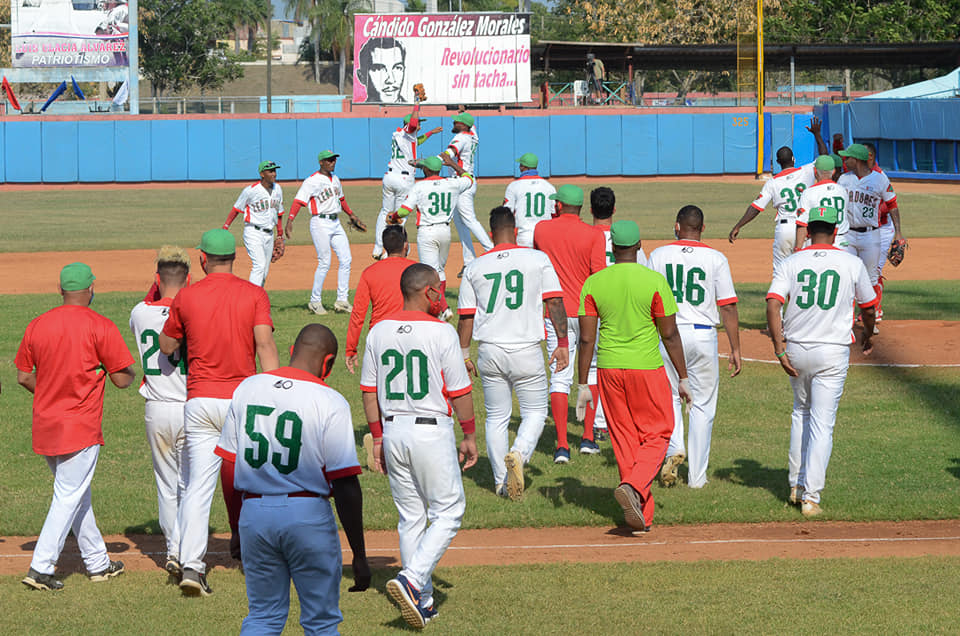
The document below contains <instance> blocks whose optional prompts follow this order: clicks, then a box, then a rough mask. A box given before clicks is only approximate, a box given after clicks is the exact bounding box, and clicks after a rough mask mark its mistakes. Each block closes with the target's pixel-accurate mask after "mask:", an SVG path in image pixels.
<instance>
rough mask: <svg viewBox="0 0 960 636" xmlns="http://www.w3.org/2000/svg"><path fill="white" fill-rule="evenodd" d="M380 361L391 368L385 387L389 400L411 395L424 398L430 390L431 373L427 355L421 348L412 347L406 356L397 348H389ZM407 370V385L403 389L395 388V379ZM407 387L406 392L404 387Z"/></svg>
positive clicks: (416, 398)
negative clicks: (396, 389)
mask: <svg viewBox="0 0 960 636" xmlns="http://www.w3.org/2000/svg"><path fill="white" fill-rule="evenodd" d="M380 362H381V363H382V364H383V365H384V366H387V367H389V368H390V370H389V371H388V372H387V378H386V382H384V389H385V390H386V392H387V399H388V400H402V399H403V398H404V397H405V396H409V397H410V399H411V400H422V399H423V398H425V397H427V393H428V392H429V391H430V375H429V370H428V368H427V355H426V354H425V353H424V352H423V351H420V350H419V349H411V350H410V351H408V352H407V355H406V356H404V355H403V354H402V353H400V352H399V351H397V350H396V349H387V350H386V351H384V352H383V355H381V356H380ZM404 370H406V372H407V373H406V376H407V385H406V387H401V390H399V391H395V390H394V389H393V381H394V380H395V379H396V378H397V376H398V375H400V374H401V373H403V372H404ZM404 388H405V389H406V393H404V391H403V389H404Z"/></svg>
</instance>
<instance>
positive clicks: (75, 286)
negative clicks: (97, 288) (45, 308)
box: [60, 263, 97, 291]
mask: <svg viewBox="0 0 960 636" xmlns="http://www.w3.org/2000/svg"><path fill="white" fill-rule="evenodd" d="M96 278H97V277H96V276H94V275H93V271H91V270H90V266H89V265H87V264H86V263H70V264H69V265H66V266H64V268H63V269H61V270H60V289H62V290H63V291H81V290H83V289H87V288H88V287H90V285H93V281H94V280H96Z"/></svg>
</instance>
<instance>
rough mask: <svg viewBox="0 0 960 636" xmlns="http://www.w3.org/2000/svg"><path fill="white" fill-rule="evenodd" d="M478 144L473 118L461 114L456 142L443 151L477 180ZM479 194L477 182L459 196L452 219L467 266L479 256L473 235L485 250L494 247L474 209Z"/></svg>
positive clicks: (457, 117) (455, 131)
mask: <svg viewBox="0 0 960 636" xmlns="http://www.w3.org/2000/svg"><path fill="white" fill-rule="evenodd" d="M479 143H480V140H479V138H478V137H477V132H476V129H475V128H474V126H473V115H471V114H470V113H459V114H457V115H454V116H453V139H452V140H451V141H450V145H449V146H447V149H446V150H444V151H443V154H445V155H448V156H449V157H450V158H451V159H453V160H454V161H456V162H457V164H458V165H459V166H460V167H461V168H463V171H464V172H467V173H469V174H471V175H474V177H475V176H476V174H477V173H476V167H477V165H476V164H477V146H478V145H479ZM476 194H477V184H476V182H474V184H473V185H472V186H471V187H470V188H469V189H468V190H466V191H465V192H461V193H460V196H459V197H458V198H457V213H456V214H455V215H454V217H453V224H454V226H455V227H456V228H457V234H458V235H459V236H460V245H461V246H463V264H464V266H467V265H469V264H470V261H472V260H473V259H474V258H475V257H476V252H475V251H474V249H473V239H471V238H470V234H473V235H474V236H475V237H477V240H478V241H480V245H482V246H483V249H484V250H488V249H490V248H491V247H493V242H492V241H491V240H490V237H489V236H487V233H486V232H485V231H484V229H483V225H481V223H480V221H478V220H477V213H476V210H475V209H474V205H473V199H474V197H475V196H476Z"/></svg>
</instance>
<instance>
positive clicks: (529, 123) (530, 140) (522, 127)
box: [510, 117, 551, 177]
mask: <svg viewBox="0 0 960 636" xmlns="http://www.w3.org/2000/svg"><path fill="white" fill-rule="evenodd" d="M526 152H532V153H533V154H535V155H537V159H539V162H538V165H537V172H538V173H539V174H540V176H541V177H549V176H550V174H551V166H550V118H549V117H514V118H513V155H514V156H511V159H513V160H514V163H513V171H512V172H511V173H510V174H512V175H514V176H515V177H519V176H520V164H518V163H517V162H516V160H517V159H518V158H519V157H520V155H522V154H524V153H526Z"/></svg>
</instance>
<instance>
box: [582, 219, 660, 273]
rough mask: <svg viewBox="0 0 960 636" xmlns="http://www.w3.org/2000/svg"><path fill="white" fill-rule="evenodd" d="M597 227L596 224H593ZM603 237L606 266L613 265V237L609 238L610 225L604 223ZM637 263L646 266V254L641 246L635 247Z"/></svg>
mask: <svg viewBox="0 0 960 636" xmlns="http://www.w3.org/2000/svg"><path fill="white" fill-rule="evenodd" d="M594 227H598V226H594ZM601 231H602V232H603V238H604V240H605V241H606V242H607V266H608V267H609V266H610V265H613V263H614V261H613V239H611V238H610V226H609V225H604V226H603V230H601ZM637 263H638V264H639V265H643V266H647V255H646V253H644V251H643V248H642V247H641V248H639V249H637Z"/></svg>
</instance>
